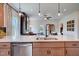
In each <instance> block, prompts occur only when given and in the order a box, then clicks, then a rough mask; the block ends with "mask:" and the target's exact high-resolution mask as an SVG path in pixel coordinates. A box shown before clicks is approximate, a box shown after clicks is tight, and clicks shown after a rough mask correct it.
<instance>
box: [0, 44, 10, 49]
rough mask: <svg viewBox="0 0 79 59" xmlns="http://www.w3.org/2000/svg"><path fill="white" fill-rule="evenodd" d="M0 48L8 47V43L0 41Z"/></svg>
mask: <svg viewBox="0 0 79 59" xmlns="http://www.w3.org/2000/svg"><path fill="white" fill-rule="evenodd" d="M0 48H10V43H0Z"/></svg>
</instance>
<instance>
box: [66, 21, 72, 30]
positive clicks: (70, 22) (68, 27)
mask: <svg viewBox="0 0 79 59" xmlns="http://www.w3.org/2000/svg"><path fill="white" fill-rule="evenodd" d="M67 31H74V20H70V21H67Z"/></svg>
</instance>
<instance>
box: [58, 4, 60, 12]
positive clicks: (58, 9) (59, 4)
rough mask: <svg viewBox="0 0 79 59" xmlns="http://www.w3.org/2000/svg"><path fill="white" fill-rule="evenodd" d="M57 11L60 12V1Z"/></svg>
mask: <svg viewBox="0 0 79 59" xmlns="http://www.w3.org/2000/svg"><path fill="white" fill-rule="evenodd" d="M58 13H60V3H58Z"/></svg>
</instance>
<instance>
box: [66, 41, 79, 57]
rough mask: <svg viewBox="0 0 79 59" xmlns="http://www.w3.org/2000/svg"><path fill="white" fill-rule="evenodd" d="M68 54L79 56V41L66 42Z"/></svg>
mask: <svg viewBox="0 0 79 59" xmlns="http://www.w3.org/2000/svg"><path fill="white" fill-rule="evenodd" d="M65 51H66V53H65V55H66V56H79V42H78V41H77V42H75V41H74V42H65Z"/></svg>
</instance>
